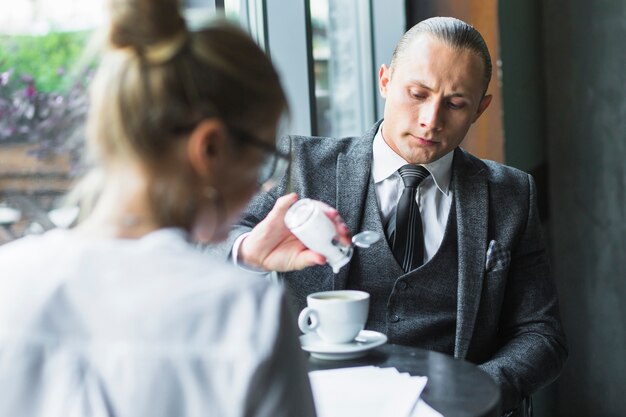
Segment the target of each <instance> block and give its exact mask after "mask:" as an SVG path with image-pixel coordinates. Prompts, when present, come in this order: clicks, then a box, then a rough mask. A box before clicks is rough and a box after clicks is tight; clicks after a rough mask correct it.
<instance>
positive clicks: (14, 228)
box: [0, 0, 102, 244]
mask: <svg viewBox="0 0 626 417" xmlns="http://www.w3.org/2000/svg"><path fill="white" fill-rule="evenodd" d="M100 1H101V0H96V1H95V2H94V1H90V2H85V1H83V0H39V1H36V2H23V1H22V2H14V3H12V4H11V6H10V7H6V8H4V10H3V12H2V16H1V17H0V244H2V243H5V242H7V241H10V240H12V239H14V238H17V237H20V236H23V235H25V234H30V233H41V232H43V231H45V230H47V229H50V228H53V227H55V226H67V224H68V223H70V222H71V221H72V220H73V218H74V217H75V215H76V213H75V212H72V209H57V208H58V205H59V203H60V199H61V198H62V196H63V195H64V194H65V193H66V192H67V190H68V188H69V187H70V185H71V183H72V179H73V178H74V177H75V175H76V174H77V172H78V171H79V170H80V168H79V165H80V156H81V154H82V143H83V131H82V127H83V121H84V116H85V113H86V109H87V96H86V87H87V84H88V80H89V78H90V76H91V73H90V71H89V69H88V67H87V66H83V67H82V68H83V70H77V68H78V66H77V63H78V62H79V60H80V59H81V57H82V56H83V51H84V47H85V44H86V43H87V41H88V39H89V38H90V36H91V32H92V30H93V29H94V28H95V27H96V26H98V24H99V23H100V19H101V16H102V13H101V11H102V9H101V8H100V7H98V6H99V5H101V4H102V3H101V2H100Z"/></svg>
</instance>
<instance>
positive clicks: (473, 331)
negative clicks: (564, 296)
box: [226, 122, 567, 410]
mask: <svg viewBox="0 0 626 417" xmlns="http://www.w3.org/2000/svg"><path fill="white" fill-rule="evenodd" d="M379 124H380V122H379V123H377V124H376V125H375V126H374V127H373V128H372V129H371V130H370V131H369V132H368V133H367V134H365V135H364V136H362V137H360V138H357V137H350V138H342V139H334V138H317V137H301V136H291V137H286V138H283V139H282V140H281V142H280V144H279V146H280V147H281V148H282V149H283V150H285V151H289V152H291V155H292V166H291V169H290V173H289V175H288V176H286V177H285V178H284V179H283V181H282V182H281V184H280V185H279V186H278V187H276V188H275V189H273V190H271V191H270V192H269V193H262V194H260V195H258V196H256V197H255V198H254V199H253V201H252V202H251V204H250V206H249V207H248V209H247V210H246V212H245V213H244V215H243V217H242V220H241V223H240V224H239V225H237V226H235V227H234V229H233V232H232V233H231V237H230V238H229V242H228V243H227V244H226V245H227V247H231V245H232V242H233V241H234V239H235V238H236V237H237V236H239V235H241V233H243V232H245V231H247V230H249V229H250V228H251V227H253V226H254V225H255V224H256V223H258V222H259V221H260V220H262V219H263V218H264V217H265V215H266V214H267V213H268V212H269V211H270V210H271V208H272V207H273V205H274V202H275V200H276V198H278V197H279V196H280V195H283V194H285V193H287V192H289V191H295V192H297V193H298V195H299V196H300V197H302V198H304V197H310V198H314V199H317V200H321V201H324V202H326V203H327V204H329V205H331V206H333V207H336V208H337V209H338V210H339V212H340V213H341V215H342V217H343V218H344V220H345V221H346V224H347V225H348V226H349V227H350V229H351V230H352V231H354V232H357V231H359V225H360V223H361V217H362V214H363V212H364V207H365V205H366V204H377V202H376V201H374V202H372V201H367V198H366V197H367V186H368V182H369V179H370V176H371V172H370V171H371V170H370V167H371V162H372V141H373V138H374V135H375V134H376V132H377V130H378V126H379ZM454 152H455V154H454V162H453V174H452V183H451V186H452V187H453V188H452V190H453V192H454V201H455V208H456V214H457V221H458V227H457V229H458V230H457V233H458V236H457V237H458V268H459V276H458V292H457V299H458V305H457V325H456V334H455V349H454V355H455V356H456V357H458V358H463V359H466V360H469V361H472V362H474V363H477V364H479V366H480V367H481V368H482V369H483V370H484V371H486V372H487V373H489V374H490V375H491V376H492V377H493V378H494V379H495V380H496V382H497V383H498V384H499V385H500V386H501V388H502V393H503V410H508V409H510V408H513V407H515V406H516V405H517V404H518V402H519V400H520V399H521V398H522V397H524V396H527V395H530V394H532V393H533V392H534V391H535V390H536V389H538V388H540V387H542V386H544V385H546V384H548V383H549V382H551V381H552V380H554V379H555V378H556V377H557V376H558V374H559V372H560V371H561V368H562V366H563V364H564V361H565V358H566V356H567V349H566V343H565V336H564V334H563V330H562V327H561V322H560V318H559V312H558V304H557V296H556V290H555V285H554V283H553V280H552V278H551V276H550V274H549V265H548V259H547V255H546V250H545V246H544V242H543V239H542V236H541V227H540V222H539V218H538V214H537V207H536V201H535V200H536V192H535V185H534V182H533V179H532V177H531V176H530V175H528V174H526V173H523V172H521V171H519V170H516V169H514V168H510V167H506V166H504V165H501V164H498V163H495V162H492V161H481V160H479V159H477V158H475V157H473V156H472V155H470V154H469V153H467V152H466V151H464V150H462V149H460V148H457V149H456V150H455V151H454ZM488 249H489V250H488ZM488 252H489V257H488ZM368 256H369V253H368ZM371 256H376V253H372V254H371ZM347 271H348V267H344V268H343V269H342V270H341V272H340V273H339V274H337V275H334V274H333V273H332V271H331V270H330V268H329V267H327V266H324V267H312V268H308V269H306V270H304V271H298V272H292V273H288V274H284V280H285V282H286V284H287V287H288V288H289V289H290V292H291V294H292V296H293V297H294V298H295V302H296V305H297V307H298V308H301V307H303V306H304V304H305V303H306V301H305V299H306V295H307V294H309V293H311V292H314V291H321V290H330V289H341V288H345V286H346V281H347V274H348V272H347Z"/></svg>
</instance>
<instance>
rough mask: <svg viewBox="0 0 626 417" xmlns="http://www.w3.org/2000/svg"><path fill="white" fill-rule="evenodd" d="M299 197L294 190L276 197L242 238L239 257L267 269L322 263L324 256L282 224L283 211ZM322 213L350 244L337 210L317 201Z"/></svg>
mask: <svg viewBox="0 0 626 417" xmlns="http://www.w3.org/2000/svg"><path fill="white" fill-rule="evenodd" d="M297 200H298V196H297V195H296V194H295V193H291V194H287V195H285V196H282V197H280V198H279V199H278V200H276V204H275V205H274V208H273V209H272V210H271V211H270V212H269V213H268V214H267V217H265V219H263V221H262V222H260V223H259V224H257V225H256V227H255V228H254V229H252V231H251V232H250V234H249V235H248V236H247V237H246V238H245V239H244V240H243V242H241V246H240V247H239V261H241V262H243V263H245V264H247V265H250V266H253V267H256V268H262V269H265V270H268V271H278V272H287V271H295V270H299V269H304V268H306V267H308V266H313V265H324V264H325V263H326V258H325V257H324V256H323V255H320V254H319V253H316V252H313V251H312V250H309V249H308V248H307V247H306V246H304V245H303V244H302V242H300V241H299V240H298V238H297V237H296V236H294V234H293V233H291V231H290V230H289V229H288V228H287V226H286V225H285V213H287V210H288V209H289V207H291V205H292V204H293V203H295V202H296V201H297ZM318 204H320V206H321V207H322V210H323V211H324V213H325V214H326V215H327V216H328V217H329V218H330V219H331V220H332V221H333V223H335V226H336V228H337V236H338V238H339V241H340V242H342V243H344V244H346V245H350V244H351V235H350V230H349V229H348V226H346V224H345V223H344V221H343V219H342V218H341V216H340V215H339V212H338V211H337V210H336V209H334V208H332V207H330V206H328V205H326V204H324V203H322V202H318Z"/></svg>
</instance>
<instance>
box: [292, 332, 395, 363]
mask: <svg viewBox="0 0 626 417" xmlns="http://www.w3.org/2000/svg"><path fill="white" fill-rule="evenodd" d="M385 343H387V336H386V335H384V334H383V333H379V332H375V331H373V330H361V331H360V332H359V334H358V335H357V337H356V338H355V339H354V341H352V342H350V343H341V344H332V343H328V342H324V341H323V340H322V339H320V337H319V336H318V335H317V334H316V333H308V334H303V335H302V336H300V345H301V346H302V350H306V351H307V352H309V353H311V356H312V357H314V358H318V359H326V360H332V361H337V360H344V359H354V358H359V357H361V356H365V354H367V352H368V351H369V350H371V349H374V348H375V347H377V346H380V345H384V344H385Z"/></svg>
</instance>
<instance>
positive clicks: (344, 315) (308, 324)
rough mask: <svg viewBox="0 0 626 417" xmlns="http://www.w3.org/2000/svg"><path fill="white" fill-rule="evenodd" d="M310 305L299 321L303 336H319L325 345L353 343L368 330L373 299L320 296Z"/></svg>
mask: <svg viewBox="0 0 626 417" xmlns="http://www.w3.org/2000/svg"><path fill="white" fill-rule="evenodd" d="M306 301H307V307H306V308H304V309H303V310H302V311H301V312H300V316H299V317H298V326H299V327H300V330H302V332H303V333H311V332H316V333H317V335H318V336H319V337H320V338H321V339H322V340H323V341H325V342H328V343H333V344H339V343H349V342H351V341H353V340H354V338H355V337H357V335H358V334H359V332H360V331H361V330H363V329H364V328H365V322H366V321H367V314H368V311H369V303H370V295H369V294H368V293H366V292H364V291H356V290H339V291H322V292H316V293H313V294H310V295H309V296H308V297H307V298H306Z"/></svg>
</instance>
